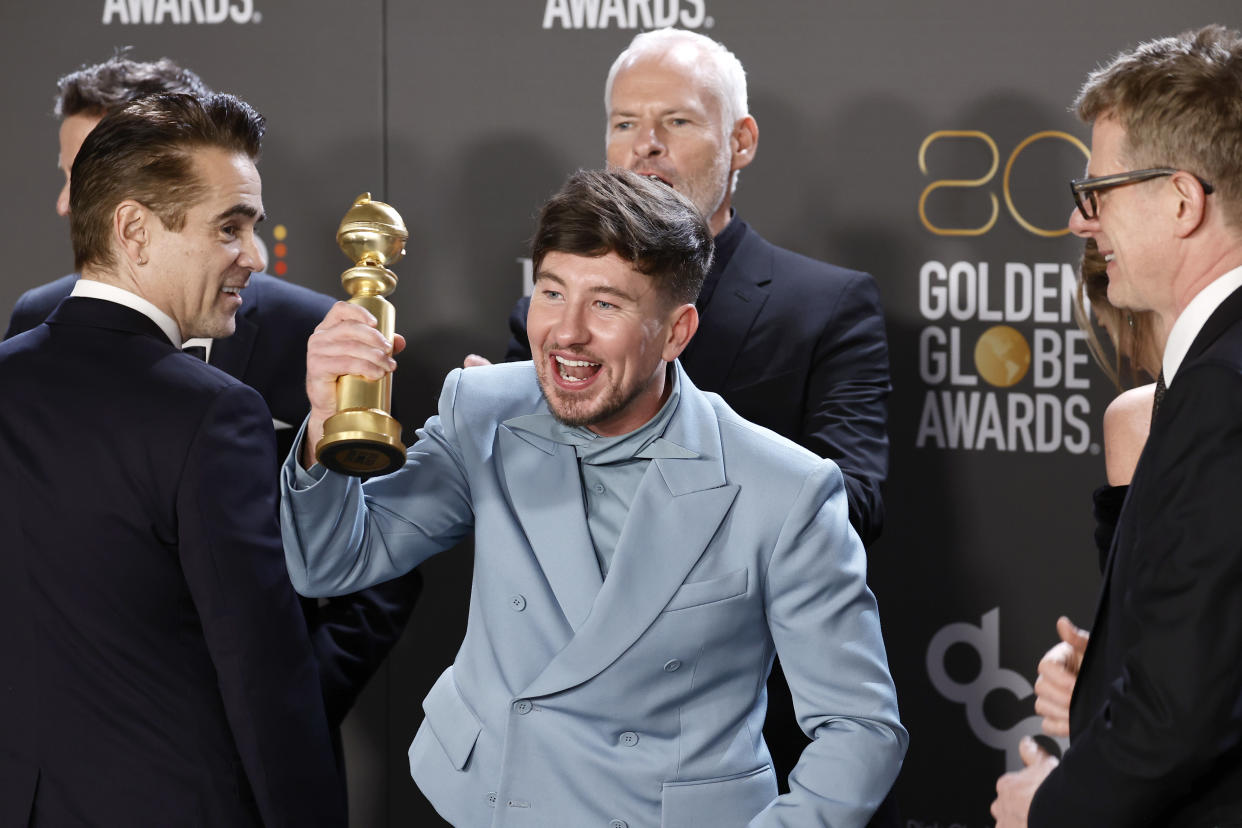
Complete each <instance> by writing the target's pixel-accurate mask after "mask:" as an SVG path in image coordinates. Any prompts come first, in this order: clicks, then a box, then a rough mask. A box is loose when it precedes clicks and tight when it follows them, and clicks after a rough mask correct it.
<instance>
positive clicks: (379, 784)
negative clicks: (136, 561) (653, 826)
mask: <svg viewBox="0 0 1242 828" xmlns="http://www.w3.org/2000/svg"><path fill="white" fill-rule="evenodd" d="M1233 8H1234V5H1233V4H1227V3H1226V2H1225V0H1212V1H1211V2H1209V1H1208V0H1184V2H1182V3H1180V4H1179V8H1177V9H1174V8H1173V7H1172V6H1171V5H1169V4H1161V5H1156V4H1152V6H1151V8H1148V9H1144V10H1143V12H1142V13H1141V14H1139V13H1137V11H1136V8H1135V6H1134V5H1133V4H1131V3H1127V2H1124V0H1102V2H1098V3H1094V4H1082V3H1068V2H1064V0H1052V2H1044V3H1040V4H1013V3H1004V2H999V3H986V4H985V3H972V2H965V0H944V2H940V3H936V4H927V3H919V2H914V0H871V2H868V3H845V2H842V3H832V4H829V3H823V4H807V3H802V2H793V0H772V2H767V3H762V4H759V3H747V2H743V0H622V1H619V0H599V2H596V0H522V2H517V0H511V1H510V2H501V1H500V0H491V2H475V3H427V2H423V3H412V2H407V3H398V2H384V0H355V2H353V3H350V4H348V6H346V5H343V4H339V3H335V2H328V0H302V2H294V0H41V2H37V3H36V2H32V0H7V2H6V3H5V4H4V6H3V9H0V62H2V64H0V65H2V66H3V70H4V76H5V78H6V82H5V84H4V86H3V90H2V91H0V96H2V102H3V106H2V109H0V111H3V112H5V113H7V117H8V118H10V119H11V120H10V121H9V122H8V126H7V127H6V128H5V129H4V131H3V135H2V137H0V149H2V150H3V152H0V191H2V192H3V193H4V194H5V196H6V197H7V200H8V203H9V205H10V206H9V207H8V208H7V209H6V210H5V220H4V222H3V229H2V230H0V233H2V236H0V240H2V241H3V244H4V247H5V249H6V250H8V251H9V252H8V254H7V255H8V256H9V264H8V267H7V273H6V276H5V278H4V279H3V280H0V311H3V312H5V313H6V314H7V311H8V310H9V309H10V308H11V307H12V305H13V303H14V302H15V301H16V299H17V297H18V296H19V295H20V294H21V293H22V291H24V290H27V289H28V288H30V287H33V286H35V285H37V284H40V283H42V282H45V281H48V280H50V279H52V278H55V277H57V276H60V275H62V274H64V273H66V272H69V271H70V270H71V269H72V256H71V253H70V250H69V245H68V239H67V225H66V222H64V221H63V220H61V219H59V218H58V217H57V216H56V215H55V211H54V209H53V208H54V202H55V197H56V194H57V192H58V190H59V188H60V185H61V179H60V173H59V172H58V170H57V169H56V154H57V144H56V128H57V125H56V121H55V119H54V118H53V117H52V116H51V114H50V110H51V101H52V97H53V93H54V91H55V80H56V78H57V77H58V76H60V75H61V74H63V73H65V72H67V71H69V70H72V69H74V68H76V67H77V66H78V65H80V64H82V63H94V62H97V61H99V60H102V59H104V58H106V57H107V56H108V55H110V54H111V53H112V52H113V51H114V50H115V49H117V48H119V47H122V46H133V47H134V51H133V54H134V56H135V57H138V58H140V59H150V58H155V57H159V56H162V55H167V56H169V57H172V58H174V59H175V60H177V61H179V62H181V63H183V64H185V65H186V66H189V67H191V68H194V69H195V70H197V71H198V72H199V73H200V74H201V75H202V76H203V78H204V80H206V81H207V83H208V84H210V85H211V86H213V87H214V88H216V89H219V90H222V91H230V92H234V93H236V94H238V95H240V96H242V97H244V98H246V99H247V100H249V101H250V102H251V103H253V104H254V105H255V106H256V107H258V108H259V109H260V110H261V111H262V112H264V113H265V114H266V115H267V117H268V122H269V133H268V139H267V141H266V142H265V148H264V157H263V160H262V162H261V163H260V171H261V172H262V174H263V178H264V184H265V187H264V201H265V203H266V206H267V211H268V216H269V219H268V223H267V224H266V225H265V227H264V229H263V233H264V235H265V236H266V238H267V240H268V242H269V246H271V245H272V243H273V242H274V241H275V238H274V235H273V234H274V231H275V229H276V228H277V226H279V227H281V228H283V230H284V232H285V233H287V236H286V237H285V239H284V241H285V244H286V247H287V250H286V252H285V255H284V256H283V257H279V261H283V262H285V264H286V266H287V273H286V274H285V276H286V278H289V279H291V280H294V281H297V282H300V283H302V284H305V285H308V286H311V287H313V288H316V289H318V290H321V291H324V292H327V293H331V294H334V295H339V294H340V292H341V291H340V288H339V282H338V277H339V274H340V272H341V271H342V270H343V269H344V268H345V267H346V266H347V265H348V263H347V262H346V260H345V258H344V257H343V255H342V254H341V253H340V252H339V251H338V250H337V248H336V245H335V241H334V234H335V229H336V225H337V223H338V222H339V220H340V217H341V215H342V214H343V213H344V211H345V210H346V209H347V208H348V206H349V204H350V203H351V200H352V198H353V197H354V196H355V195H357V194H358V193H360V192H362V191H364V190H369V191H371V192H372V193H373V194H374V195H375V196H376V197H377V198H383V199H384V200H387V201H390V202H391V203H392V204H393V205H394V206H396V207H397V208H398V209H399V210H400V211H401V212H402V214H403V216H404V218H405V221H406V223H407V224H408V226H409V228H410V233H411V239H410V243H409V245H408V248H407V249H408V256H407V258H406V259H405V260H404V261H403V262H402V263H400V264H399V265H397V267H396V271H397V273H398V275H399V276H400V278H401V282H400V284H399V286H398V288H397V291H396V293H395V294H394V296H393V299H394V303H395V304H396V306H397V308H398V329H399V330H401V331H402V332H404V333H405V335H406V336H407V338H408V339H409V342H410V347H409V349H408V351H407V354H406V355H405V356H404V357H403V359H402V361H401V368H400V370H399V372H398V375H397V378H396V386H397V403H396V408H397V414H398V416H399V417H400V418H401V419H402V421H403V422H404V424H405V427H406V431H407V434H412V432H413V429H414V428H416V427H417V426H418V425H419V424H421V422H422V420H423V419H425V417H426V416H427V415H428V414H430V413H431V412H432V410H433V407H434V403H435V399H436V396H437V393H438V389H439V385H440V382H441V380H442V378H443V375H444V374H445V373H446V372H447V371H448V370H449V369H450V368H452V367H454V366H455V365H457V364H458V363H459V362H460V360H461V358H462V356H463V355H464V354H465V353H467V352H469V351H475V352H478V353H481V354H484V355H488V356H491V357H493V358H499V357H500V355H501V354H502V353H503V351H504V345H505V343H506V341H507V338H508V334H507V330H506V326H505V320H506V316H507V313H508V310H509V308H510V306H511V305H512V303H513V301H514V299H516V298H517V296H518V295H520V293H521V291H522V272H523V271H522V265H521V263H520V261H519V257H521V256H523V255H524V252H525V248H524V245H525V240H526V239H527V237H528V236H529V234H530V232H531V229H532V217H533V215H534V212H535V210H536V209H537V207H538V205H539V204H540V203H541V202H542V200H543V199H544V198H546V197H547V196H548V195H549V194H551V193H552V192H553V191H554V190H555V189H556V188H557V187H558V186H559V184H560V182H561V181H562V180H563V178H564V177H565V175H566V174H567V173H568V172H569V171H571V170H572V169H574V168H576V167H581V166H597V165H599V164H600V163H601V162H602V156H603V135H604V119H603V109H602V102H601V92H602V84H603V79H604V76H605V73H606V71H607V68H608V66H609V65H610V63H611V61H612V59H613V57H614V56H615V55H616V54H617V52H619V51H620V50H621V49H622V48H623V47H624V45H625V44H626V43H627V42H628V40H629V38H630V37H631V36H632V35H633V34H634V32H635V31H636V30H637V28H640V27H641V28H645V27H649V26H650V25H652V24H654V23H656V22H658V21H659V20H661V19H667V18H671V17H672V16H674V14H675V16H676V18H677V20H678V22H680V23H682V24H683V25H687V26H691V27H694V28H697V29H699V30H701V31H703V32H705V33H707V34H709V35H711V36H712V37H715V38H717V39H719V40H721V41H722V42H724V43H725V44H726V45H728V46H729V47H730V48H732V49H733V50H734V51H735V53H736V54H737V55H738V56H739V57H740V58H741V60H742V62H743V63H744V64H745V66H746V67H747V69H748V73H749V78H750V100H751V112H752V114H754V115H755V117H756V119H757V120H758V122H759V125H760V130H761V141H760V146H759V152H758V157H757V161H756V163H754V164H753V165H752V166H751V167H750V168H749V169H747V171H746V173H745V175H743V176H742V180H741V185H740V190H739V194H738V198H737V206H738V209H739V212H740V214H741V215H742V216H744V217H745V219H746V220H747V221H748V222H750V223H751V224H752V225H753V226H755V227H756V228H757V229H758V230H760V231H761V232H762V233H763V234H764V235H766V236H767V237H768V238H769V239H771V240H772V241H774V242H776V243H778V244H781V245H784V246H787V247H791V248H793V249H795V250H798V251H800V252H802V253H805V254H808V255H811V256H816V257H820V258H823V259H827V260H830V261H833V262H836V263H839V264H842V265H846V266H849V267H854V268H859V269H863V270H867V271H870V272H871V273H873V274H874V275H875V277H876V279H877V280H878V281H879V284H880V287H881V291H882V294H883V297H884V302H885V306H886V310H887V316H888V330H889V339H890V346H891V352H892V372H893V384H894V391H893V395H892V398H891V417H890V429H889V430H890V434H891V437H892V468H891V475H890V483H889V486H888V490H887V505H888V522H887V528H886V529H885V532H884V536H883V538H882V539H881V541H880V542H879V543H878V544H876V546H875V547H874V548H873V549H872V551H871V573H870V580H871V583H872V586H873V588H874V590H875V591H876V593H877V596H878V598H879V601H880V605H881V612H882V617H883V622H884V629H885V633H886V637H887V641H888V646H889V659H890V663H891V665H892V669H893V674H894V677H895V678H896V680H897V685H898V690H899V695H900V701H901V706H902V713H903V718H904V720H905V722H906V724H907V726H908V728H909V730H910V732H911V743H910V752H909V755H908V757H907V759H906V764H905V768H904V769H903V772H902V776H901V779H900V780H899V782H898V793H899V800H900V804H901V808H902V812H903V814H904V816H905V818H906V824H907V826H908V828H923V827H924V826H927V827H928V828H930V826H937V828H950V826H962V828H966V827H967V826H970V828H974V826H981V825H984V824H989V823H990V818H989V817H988V813H987V808H988V804H989V803H990V801H991V799H992V790H993V785H994V783H995V779H996V777H997V775H999V774H1000V773H1001V772H1003V771H1004V770H1005V769H1006V768H1007V767H1013V766H1014V763H1015V762H1016V761H1017V760H1016V754H1015V751H1016V744H1017V741H1018V739H1019V738H1020V736H1021V735H1023V734H1025V733H1028V732H1033V731H1034V730H1035V729H1037V723H1036V722H1035V720H1034V719H1033V718H1032V716H1033V710H1032V697H1031V695H1030V693H1031V689H1030V683H1031V681H1033V679H1034V675H1035V664H1036V662H1037V660H1038V658H1039V656H1040V655H1041V654H1042V653H1043V651H1044V650H1045V649H1046V648H1047V647H1048V646H1049V645H1050V644H1051V643H1052V642H1053V640H1054V637H1055V632H1054V629H1053V623H1054V620H1055V618H1056V616H1057V615H1058V614H1060V613H1063V612H1064V613H1068V614H1070V615H1071V616H1072V617H1073V618H1075V619H1076V620H1078V621H1079V622H1080V623H1081V624H1083V625H1087V624H1089V623H1090V620H1091V615H1092V608H1093V606H1094V596H1095V593H1096V589H1097V585H1098V578H1099V576H1098V570H1097V567H1096V557H1095V550H1094V547H1093V545H1092V541H1091V529H1092V522H1091V514H1090V491H1091V489H1092V488H1094V487H1095V486H1096V485H1098V484H1100V483H1102V482H1103V457H1102V454H1101V453H1100V418H1101V414H1102V412H1103V408H1104V406H1105V405H1106V404H1107V401H1108V399H1109V398H1110V396H1111V393H1112V390H1111V389H1110V388H1109V387H1108V384H1107V382H1106V381H1105V380H1104V379H1103V378H1102V376H1101V375H1100V373H1099V371H1098V370H1097V369H1096V368H1095V366H1094V365H1092V364H1090V363H1089V362H1088V361H1087V359H1086V348H1085V346H1084V344H1083V342H1082V340H1081V337H1080V336H1078V335H1077V334H1076V333H1075V332H1074V324H1073V321H1072V319H1071V318H1069V317H1067V316H1066V315H1065V314H1064V308H1065V305H1064V300H1065V290H1064V287H1065V280H1066V279H1068V277H1069V274H1070V273H1071V272H1072V269H1073V266H1074V265H1075V264H1076V262H1077V259H1078V255H1079V253H1080V251H1081V244H1080V242H1079V240H1077V239H1075V238H1073V237H1072V236H1065V235H1057V233H1058V232H1059V231H1060V230H1062V229H1063V228H1064V226H1065V221H1066V217H1067V215H1068V212H1069V209H1070V207H1071V202H1070V200H1069V197H1068V193H1067V188H1066V183H1065V182H1066V180H1067V179H1068V178H1070V177H1073V176H1077V175H1080V174H1081V171H1082V169H1083V166H1084V163H1085V156H1084V154H1083V151H1082V150H1081V149H1080V148H1079V146H1078V145H1077V144H1076V143H1075V139H1077V140H1079V141H1086V140H1087V139H1088V131H1087V130H1086V129H1085V128H1084V127H1083V126H1082V125H1081V124H1079V123H1077V121H1076V120H1075V119H1074V118H1073V117H1072V116H1071V115H1070V114H1069V113H1068V111H1067V107H1068V105H1069V103H1070V102H1071V100H1072V99H1073V97H1074V94H1075V91H1076V89H1077V88H1078V86H1079V84H1080V83H1081V82H1082V79H1083V78H1084V76H1085V74H1086V73H1087V72H1088V71H1089V70H1090V69H1092V68H1093V67H1094V66H1095V65H1096V64H1097V63H1098V62H1100V61H1101V60H1104V59H1105V58H1106V57H1108V56H1109V55H1111V54H1113V53H1114V52H1116V51H1118V50H1120V49H1122V48H1125V47H1127V46H1129V45H1132V44H1133V43H1135V42H1137V41H1140V40H1143V39H1147V38H1150V37H1154V36H1158V35H1163V34H1169V33H1172V32H1175V31H1178V30H1181V29H1184V28H1188V27H1191V26H1198V25H1202V24H1204V23H1208V22H1213V21H1216V22H1222V23H1226V24H1228V25H1233V26H1237V25H1239V21H1238V20H1237V19H1236V14H1235V15H1232V16H1231V15H1230V14H1229V12H1230V11H1231V10H1232V9H1233ZM199 10H201V13H199ZM645 10H646V11H649V12H650V18H651V19H650V21H648V20H647V19H644V16H643V13H644V11H645ZM220 17H223V20H221V21H220V22H211V21H212V20H214V19H217V18H220ZM921 148H922V149H923V152H922V163H920V150H921ZM993 165H995V168H994V169H993ZM945 182H949V183H947V184H946V183H945ZM954 182H955V183H954ZM920 205H922V207H921V208H920ZM993 211H995V219H994V221H993V220H992V216H993ZM277 260H278V257H276V256H273V264H274V263H275V261H277ZM808 312H814V311H813V309H808ZM1028 361H1029V365H1028V364H1027V362H1028ZM4 404H7V405H13V404H17V403H16V402H15V401H13V400H6V401H5V403H4ZM470 563H471V555H470V550H469V549H468V548H466V549H459V550H455V551H454V552H452V553H446V554H445V555H441V556H439V558H438V559H433V560H432V561H429V562H428V563H427V564H425V565H424V567H423V569H424V574H425V576H426V579H427V583H428V585H429V588H428V590H427V592H426V594H425V595H424V598H423V600H422V602H421V603H420V605H419V607H418V608H417V610H416V611H415V613H414V617H413V619H412V620H411V622H410V626H409V632H408V633H407V634H406V636H405V637H404V639H403V640H402V642H401V644H400V645H399V646H398V648H397V650H396V651H395V652H394V655H393V657H392V658H391V659H390V663H389V665H388V666H387V667H386V668H385V669H384V670H383V671H381V673H380V674H379V675H378V676H377V677H376V679H375V680H374V681H373V682H372V684H371V686H370V687H369V688H368V690H367V692H366V693H365V694H364V696H363V698H362V700H361V702H360V704H359V706H358V709H357V710H356V711H355V713H354V714H353V715H352V716H351V718H350V720H349V722H348V723H347V726H346V737H347V749H348V756H349V770H350V775H349V781H350V791H351V811H352V814H353V817H354V820H353V821H354V824H356V825H359V826H389V825H392V826H396V825H429V824H435V819H434V817H433V816H431V812H430V809H429V808H428V806H427V805H426V804H425V802H424V801H423V800H422V798H421V796H420V795H419V793H418V791H417V789H416V788H415V786H414V785H413V783H412V782H411V781H410V779H409V777H408V774H407V769H406V764H405V749H406V746H407V744H408V742H409V740H410V739H411V738H412V736H413V733H414V730H415V729H416V727H417V725H418V723H419V721H420V720H421V718H422V711H421V708H420V706H419V702H420V700H421V699H422V696H423V694H424V693H425V692H426V690H427V689H428V688H429V687H430V685H431V683H432V682H433V681H434V679H435V677H436V676H437V675H438V673H439V672H440V670H442V669H443V668H444V667H445V666H446V665H447V664H448V663H449V661H450V660H451V658H452V654H453V652H454V651H455V649H456V645H457V642H458V640H459V638H460V634H461V630H462V626H463V623H464V619H465V611H466V605H467V597H468V596H467V592H468V589H469V568H470Z"/></svg>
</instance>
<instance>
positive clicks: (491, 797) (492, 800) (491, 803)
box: [487, 791, 496, 808]
mask: <svg viewBox="0 0 1242 828" xmlns="http://www.w3.org/2000/svg"><path fill="white" fill-rule="evenodd" d="M487 807H489V808H495V807H496V792H495V791H488V792H487Z"/></svg>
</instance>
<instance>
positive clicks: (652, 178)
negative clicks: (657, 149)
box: [638, 172, 673, 187]
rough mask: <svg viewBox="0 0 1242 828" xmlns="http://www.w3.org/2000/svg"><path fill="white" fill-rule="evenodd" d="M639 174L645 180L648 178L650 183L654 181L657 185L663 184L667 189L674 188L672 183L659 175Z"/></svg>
mask: <svg viewBox="0 0 1242 828" xmlns="http://www.w3.org/2000/svg"><path fill="white" fill-rule="evenodd" d="M638 174H639V175H641V176H642V177H643V178H646V179H647V180H649V181H654V182H656V183H657V184H663V185H664V186H665V187H672V186H673V184H672V182H670V181H669V180H668V179H667V178H664V177H662V176H660V175H658V174H657V173H650V172H640V173H638Z"/></svg>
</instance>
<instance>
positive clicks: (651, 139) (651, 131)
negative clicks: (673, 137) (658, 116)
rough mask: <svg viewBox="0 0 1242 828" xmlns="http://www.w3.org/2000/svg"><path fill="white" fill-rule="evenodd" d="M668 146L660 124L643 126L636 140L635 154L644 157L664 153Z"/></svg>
mask: <svg viewBox="0 0 1242 828" xmlns="http://www.w3.org/2000/svg"><path fill="white" fill-rule="evenodd" d="M666 149H667V148H666V147H665V145H664V139H663V137H662V136H661V135H660V128H659V127H658V126H650V127H643V128H641V131H640V132H639V134H638V138H637V140H635V141H634V154H635V155H637V156H639V157H642V158H652V157H654V156H657V155H662V154H663V153H664V151H665V150H666Z"/></svg>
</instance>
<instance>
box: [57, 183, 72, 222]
mask: <svg viewBox="0 0 1242 828" xmlns="http://www.w3.org/2000/svg"><path fill="white" fill-rule="evenodd" d="M56 215H58V216H60V217H61V218H68V216H69V182H68V181H66V182H65V186H63V187H61V188H60V195H58V196H57V197H56Z"/></svg>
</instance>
